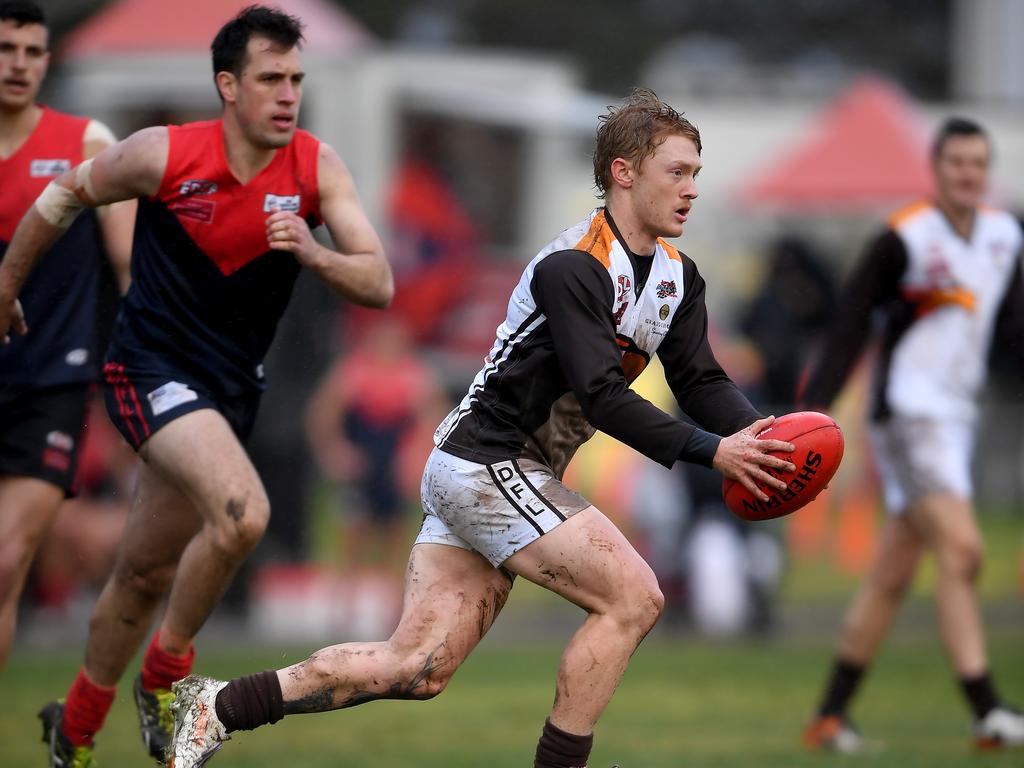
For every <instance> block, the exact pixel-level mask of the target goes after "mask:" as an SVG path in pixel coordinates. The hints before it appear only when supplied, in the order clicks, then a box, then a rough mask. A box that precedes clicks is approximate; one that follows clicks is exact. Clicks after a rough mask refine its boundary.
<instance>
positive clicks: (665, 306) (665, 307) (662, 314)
mask: <svg viewBox="0 0 1024 768" xmlns="http://www.w3.org/2000/svg"><path fill="white" fill-rule="evenodd" d="M658 317H660V318H661V319H662V320H665V319H666V318H667V317H668V304H662V305H661V309H659V310H658Z"/></svg>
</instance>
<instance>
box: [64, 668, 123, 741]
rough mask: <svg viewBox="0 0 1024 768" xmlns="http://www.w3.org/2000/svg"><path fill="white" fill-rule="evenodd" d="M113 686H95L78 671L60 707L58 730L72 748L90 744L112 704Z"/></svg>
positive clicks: (81, 671)
mask: <svg viewBox="0 0 1024 768" xmlns="http://www.w3.org/2000/svg"><path fill="white" fill-rule="evenodd" d="M115 693H117V686H114V685H110V686H107V685H97V684H96V683H94V682H93V681H92V680H90V679H89V678H88V676H86V674H85V668H84V667H83V668H82V669H80V670H78V677H76V678H75V682H73V683H72V684H71V689H70V690H69V691H68V699H67V702H65V704H64V718H63V724H62V729H63V731H64V735H65V736H67V737H68V741H70V742H71V744H72V745H73V746H76V747H81V746H83V745H90V746H91V745H92V738H93V736H95V735H96V733H97V731H99V729H100V728H102V727H103V721H104V720H106V719H107V712H109V711H110V707H111V705H112V704H113V703H114V694H115Z"/></svg>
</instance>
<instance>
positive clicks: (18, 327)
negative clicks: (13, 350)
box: [0, 299, 28, 344]
mask: <svg viewBox="0 0 1024 768" xmlns="http://www.w3.org/2000/svg"><path fill="white" fill-rule="evenodd" d="M0 312H3V310H2V309H0ZM0 321H2V322H0V343H3V344H10V343H11V335H10V330H11V329H12V328H13V329H14V330H15V331H17V332H18V333H20V334H21V335H22V336H24V335H25V334H26V333H28V324H27V323H26V322H25V313H24V311H22V309H21V302H20V301H18V299H15V300H14V303H13V304H10V306H9V307H8V308H7V311H6V312H3V317H0Z"/></svg>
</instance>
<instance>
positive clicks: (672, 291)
mask: <svg viewBox="0 0 1024 768" xmlns="http://www.w3.org/2000/svg"><path fill="white" fill-rule="evenodd" d="M656 291H657V294H658V298H659V299H671V298H675V296H676V295H677V294H676V281H675V280H662V281H661V282H660V283H658V287H657V289H656Z"/></svg>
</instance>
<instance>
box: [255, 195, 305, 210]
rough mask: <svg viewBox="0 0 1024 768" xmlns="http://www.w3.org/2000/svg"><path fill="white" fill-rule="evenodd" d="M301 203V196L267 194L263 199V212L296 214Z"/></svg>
mask: <svg viewBox="0 0 1024 768" xmlns="http://www.w3.org/2000/svg"><path fill="white" fill-rule="evenodd" d="M301 202H302V195H274V194H271V193H270V192H267V194H266V196H265V197H264V198H263V212H264V213H272V212H273V211H291V212H292V213H298V212H299V204H300V203H301Z"/></svg>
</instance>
